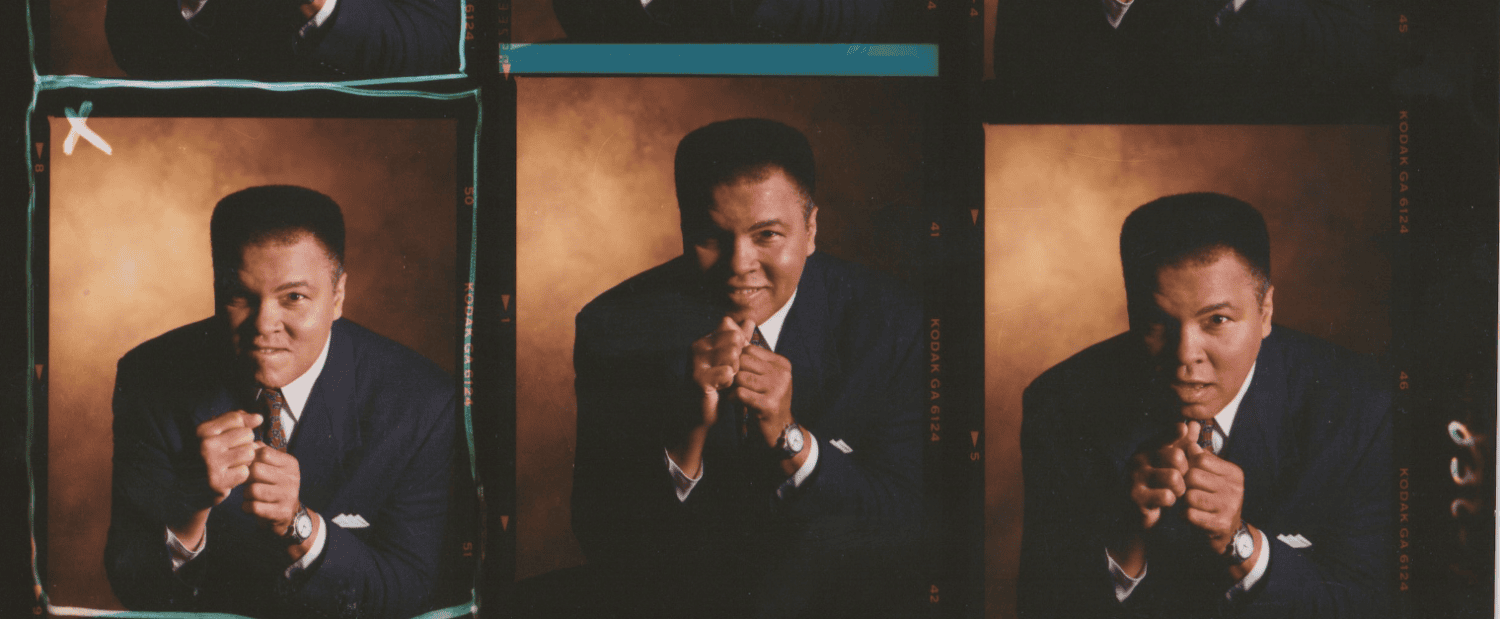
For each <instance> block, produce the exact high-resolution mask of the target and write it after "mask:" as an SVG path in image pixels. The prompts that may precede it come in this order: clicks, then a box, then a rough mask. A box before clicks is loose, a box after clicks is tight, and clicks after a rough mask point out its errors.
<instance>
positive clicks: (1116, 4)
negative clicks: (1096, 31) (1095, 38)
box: [1099, 0, 1131, 29]
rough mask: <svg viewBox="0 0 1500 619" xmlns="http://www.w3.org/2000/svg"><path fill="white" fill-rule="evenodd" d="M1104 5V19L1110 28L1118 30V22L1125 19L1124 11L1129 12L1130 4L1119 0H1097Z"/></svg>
mask: <svg viewBox="0 0 1500 619" xmlns="http://www.w3.org/2000/svg"><path fill="white" fill-rule="evenodd" d="M1099 1H1100V2H1101V3H1103V4H1104V19H1105V21H1108V22H1109V27H1110V28H1115V29H1118V28H1119V27H1120V22H1121V21H1123V20H1124V19H1125V11H1128V10H1130V5H1131V2H1128V1H1127V2H1121V1H1120V0H1099Z"/></svg>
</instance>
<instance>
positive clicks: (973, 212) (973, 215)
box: [969, 208, 979, 226]
mask: <svg viewBox="0 0 1500 619" xmlns="http://www.w3.org/2000/svg"><path fill="white" fill-rule="evenodd" d="M969 219H972V220H974V225H976V226H977V225H979V209H977V208H971V209H969Z"/></svg>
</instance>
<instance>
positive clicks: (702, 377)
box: [693, 316, 755, 429]
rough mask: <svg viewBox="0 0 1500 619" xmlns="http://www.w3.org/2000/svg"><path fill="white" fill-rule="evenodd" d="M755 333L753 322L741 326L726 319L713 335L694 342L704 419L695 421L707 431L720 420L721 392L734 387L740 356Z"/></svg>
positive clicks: (694, 370)
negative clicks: (701, 390)
mask: <svg viewBox="0 0 1500 619" xmlns="http://www.w3.org/2000/svg"><path fill="white" fill-rule="evenodd" d="M754 332H755V323H754V322H751V321H748V320H747V321H745V324H743V325H738V324H735V322H734V320H733V319H731V318H730V317H728V316H725V317H724V320H722V321H720V322H719V327H718V328H717V329H714V332H713V333H710V334H708V335H705V336H703V337H701V338H698V341H696V342H693V382H694V383H696V384H697V385H698V387H700V388H702V389H703V398H702V399H701V400H700V403H701V406H700V408H699V412H700V414H701V416H700V417H699V418H698V419H694V420H693V421H694V422H696V424H695V426H696V427H698V428H705V429H706V428H708V427H709V426H712V425H714V421H716V420H718V416H719V413H718V411H719V391H720V390H722V389H728V388H729V387H730V386H732V385H734V377H735V374H736V373H738V372H739V371H740V357H741V353H742V352H743V351H744V350H745V348H746V347H747V346H749V345H750V335H749V334H751V333H754Z"/></svg>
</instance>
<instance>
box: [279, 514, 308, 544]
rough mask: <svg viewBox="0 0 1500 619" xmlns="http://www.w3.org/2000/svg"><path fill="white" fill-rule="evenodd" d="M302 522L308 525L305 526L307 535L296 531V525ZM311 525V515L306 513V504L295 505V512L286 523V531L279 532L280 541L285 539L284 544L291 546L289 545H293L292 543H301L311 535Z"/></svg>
mask: <svg viewBox="0 0 1500 619" xmlns="http://www.w3.org/2000/svg"><path fill="white" fill-rule="evenodd" d="M303 522H306V523H307V524H308V525H309V526H308V527H307V529H308V534H307V535H303V534H302V533H301V532H299V531H298V526H297V525H298V524H300V523H303ZM311 525H312V517H311V516H309V515H308V514H307V506H306V505H298V506H297V513H295V514H292V521H291V522H290V523H288V524H287V525H286V532H285V533H282V534H281V539H282V541H285V542H286V545H288V546H291V545H294V544H301V543H302V542H305V541H307V538H309V537H311V536H312V526H311Z"/></svg>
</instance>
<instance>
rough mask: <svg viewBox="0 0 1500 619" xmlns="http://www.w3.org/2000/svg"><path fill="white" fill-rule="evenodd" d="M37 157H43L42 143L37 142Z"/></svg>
mask: <svg viewBox="0 0 1500 619" xmlns="http://www.w3.org/2000/svg"><path fill="white" fill-rule="evenodd" d="M36 156H38V157H40V156H42V143H41V142H37V143H36Z"/></svg>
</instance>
